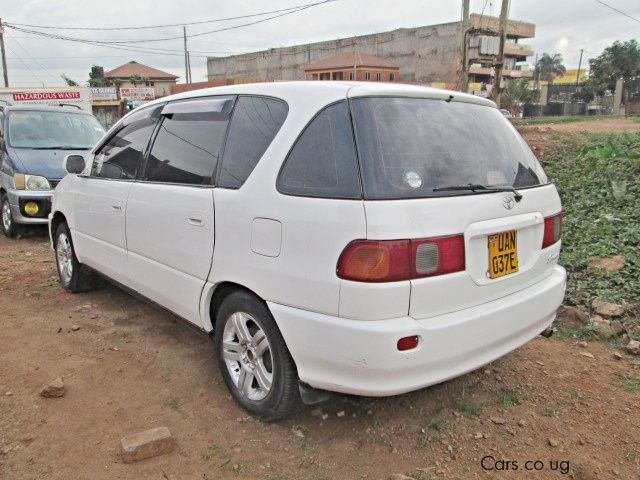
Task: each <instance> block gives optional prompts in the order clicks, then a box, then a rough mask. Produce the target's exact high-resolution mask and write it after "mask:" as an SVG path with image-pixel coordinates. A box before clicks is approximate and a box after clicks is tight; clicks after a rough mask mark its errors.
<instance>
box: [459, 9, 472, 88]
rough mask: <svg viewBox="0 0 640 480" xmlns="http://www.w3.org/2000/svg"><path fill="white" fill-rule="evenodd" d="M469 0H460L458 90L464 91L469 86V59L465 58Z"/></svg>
mask: <svg viewBox="0 0 640 480" xmlns="http://www.w3.org/2000/svg"><path fill="white" fill-rule="evenodd" d="M470 5H471V0H462V71H461V72H460V90H462V91H463V92H466V91H467V89H468V87H469V59H468V58H467V41H468V39H467V35H468V33H469V10H470V8H471V6H470Z"/></svg>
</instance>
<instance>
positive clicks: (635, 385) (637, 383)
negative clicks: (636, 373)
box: [620, 375, 640, 392]
mask: <svg viewBox="0 0 640 480" xmlns="http://www.w3.org/2000/svg"><path fill="white" fill-rule="evenodd" d="M620 385H622V388H624V389H625V390H626V391H628V392H637V391H638V390H640V379H637V378H635V377H632V376H630V375H623V376H622V379H621V380H620Z"/></svg>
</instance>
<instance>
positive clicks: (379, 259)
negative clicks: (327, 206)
mask: <svg viewBox="0 0 640 480" xmlns="http://www.w3.org/2000/svg"><path fill="white" fill-rule="evenodd" d="M464 267H465V262H464V237H463V236H462V235H454V236H451V237H439V238H429V239H419V240H355V241H353V242H351V243H350V244H349V245H347V246H346V248H345V249H344V251H343V252H342V254H341V255H340V259H339V260H338V266H337V269H336V270H337V275H338V277H340V278H342V279H345V280H353V281H356V282H395V281H400V280H410V279H412V278H422V277H431V276H434V275H443V274H445V273H453V272H459V271H461V270H464Z"/></svg>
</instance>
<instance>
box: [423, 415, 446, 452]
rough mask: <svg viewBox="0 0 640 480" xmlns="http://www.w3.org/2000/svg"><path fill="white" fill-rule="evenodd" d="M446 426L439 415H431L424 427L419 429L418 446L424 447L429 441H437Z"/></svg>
mask: <svg viewBox="0 0 640 480" xmlns="http://www.w3.org/2000/svg"><path fill="white" fill-rule="evenodd" d="M446 428H447V422H446V421H444V420H442V419H441V418H440V417H438V416H435V417H431V418H430V419H429V421H428V422H427V423H425V425H424V427H423V428H422V429H421V430H420V438H419V440H418V446H420V447H425V446H427V445H428V444H430V443H431V442H437V441H439V440H440V438H441V436H442V432H444V431H445V429H446Z"/></svg>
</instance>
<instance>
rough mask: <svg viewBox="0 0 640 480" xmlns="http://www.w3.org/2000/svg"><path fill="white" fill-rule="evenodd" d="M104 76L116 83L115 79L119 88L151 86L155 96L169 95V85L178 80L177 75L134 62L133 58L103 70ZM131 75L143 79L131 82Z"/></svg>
mask: <svg viewBox="0 0 640 480" xmlns="http://www.w3.org/2000/svg"><path fill="white" fill-rule="evenodd" d="M104 76H105V78H108V79H109V80H111V81H112V82H114V83H116V82H115V81H116V80H117V83H118V84H119V85H120V88H121V89H122V88H138V87H147V88H153V93H154V97H155V98H159V97H164V96H165V95H170V94H171V87H172V86H174V85H175V84H176V81H177V80H178V76H177V75H173V74H172V73H169V72H163V71H162V70H158V69H157V68H153V67H149V66H148V65H143V64H142V63H138V62H134V61H133V60H132V61H130V62H129V63H125V64H124V65H120V66H119V67H116V68H114V69H113V70H109V71H108V72H105V74H104ZM131 77H140V78H142V79H143V82H136V84H133V83H131V82H130V79H131Z"/></svg>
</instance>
